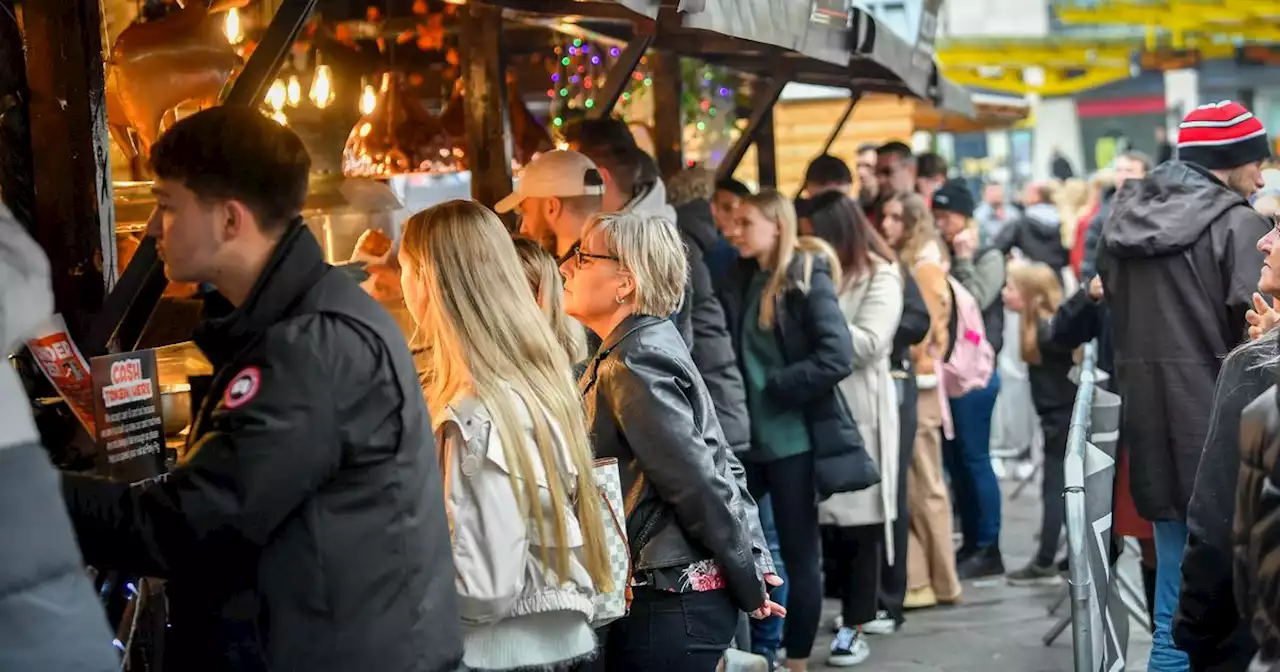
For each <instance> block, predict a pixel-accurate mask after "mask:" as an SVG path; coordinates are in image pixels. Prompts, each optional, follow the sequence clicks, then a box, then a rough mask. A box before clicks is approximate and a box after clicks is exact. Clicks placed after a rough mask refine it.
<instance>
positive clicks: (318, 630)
mask: <svg viewBox="0 0 1280 672" xmlns="http://www.w3.org/2000/svg"><path fill="white" fill-rule="evenodd" d="M152 165H153V167H154V168H155V172H156V175H157V181H156V184H155V188H154V191H155V193H156V199H157V207H156V212H155V214H154V215H153V216H152V219H151V221H150V222H149V223H148V233H149V234H150V235H153V236H155V237H156V238H157V242H158V245H159V247H160V252H161V255H162V257H163V258H164V262H165V272H166V274H167V275H168V276H169V278H170V279H171V280H175V281H181V282H196V283H210V284H212V285H213V286H214V287H215V288H216V289H217V294H215V295H213V296H212V297H210V298H209V299H207V300H206V304H205V312H204V316H203V321H202V322H201V323H200V325H199V326H198V327H197V330H196V334H195V342H196V344H197V345H198V346H199V347H200V349H201V350H202V351H203V352H204V354H205V355H206V356H207V357H208V359H209V361H210V362H211V363H212V364H213V367H214V375H213V378H212V381H211V383H210V385H209V387H208V389H209V392H208V395H207V396H206V398H205V399H204V401H203V403H202V404H201V405H200V409H199V412H198V413H196V414H195V419H194V422H193V425H192V429H191V433H190V437H189V438H188V442H187V446H186V449H185V451H184V454H183V457H182V458H181V461H180V463H179V464H178V466H177V467H175V468H174V470H173V471H172V472H170V473H169V474H168V475H167V477H164V478H162V479H160V480H158V481H155V482H149V483H145V484H140V485H135V486H133V487H130V486H129V484H127V483H113V482H108V481H104V480H99V479H97V478H93V477H88V476H79V475H71V474H67V475H65V476H64V495H65V497H66V502H67V506H68V509H69V510H70V512H71V516H72V520H73V522H74V524H75V527H76V532H77V534H78V536H79V539H80V542H81V544H82V546H83V548H84V553H85V558H86V560H87V561H88V562H89V563H90V564H93V565H95V566H97V567H99V568H102V569H117V570H121V571H124V572H128V573H135V574H144V575H148V576H157V577H162V578H165V579H167V580H168V582H167V584H166V591H167V594H168V603H169V609H170V624H171V627H170V629H169V631H168V632H167V639H168V641H167V642H166V647H165V651H166V653H167V660H166V662H167V663H169V664H168V665H167V667H169V668H170V669H177V670H196V671H203V670H228V671H230V670H236V671H237V672H243V671H245V670H262V671H265V670H310V671H312V672H325V671H328V670H332V671H334V672H338V671H346V670H354V669H369V670H387V671H396V672H430V671H434V670H447V669H455V668H456V667H457V665H458V664H459V661H460V660H461V657H462V638H461V632H460V622H459V615H458V607H457V591H456V589H455V587H454V567H453V554H452V550H451V544H450V539H449V528H448V525H447V522H446V519H445V512H444V492H443V488H442V484H441V478H440V473H439V470H438V469H437V466H436V464H437V461H436V453H435V446H434V441H433V439H432V432H431V421H430V418H428V417H427V409H426V405H425V404H424V402H423V397H422V392H421V390H420V389H419V387H418V378H417V375H416V373H415V371H414V366H413V361H412V358H411V356H410V354H409V350H408V347H407V346H406V345H405V341H404V336H403V334H402V333H401V332H400V330H399V328H398V327H397V326H396V323H395V322H394V321H393V320H392V318H391V316H390V315H389V314H388V313H387V312H386V311H385V310H384V309H382V307H381V306H379V305H378V304H377V303H376V302H374V301H373V299H371V298H370V297H369V296H368V295H366V294H365V293H364V291H363V290H361V289H360V288H359V286H357V285H356V284H355V283H354V282H352V281H351V280H350V279H349V278H348V277H346V276H345V275H344V274H343V273H341V272H340V271H338V270H335V269H334V268H332V267H331V266H329V265H328V264H326V263H325V260H324V255H323V253H322V251H321V249H320V246H319V244H318V243H317V242H316V240H315V238H314V237H313V236H312V235H311V233H310V232H309V231H308V230H307V228H306V227H305V226H304V225H303V223H302V219H301V217H300V216H299V212H300V211H301V209H302V205H303V201H304V199H305V198H306V194H307V179H308V170H309V167H310V159H309V157H308V156H307V152H306V149H305V148H304V147H303V145H302V141H301V140H300V139H299V138H298V136H297V135H295V134H294V133H293V132H292V131H290V130H289V129H287V128H285V127H283V126H281V125H279V124H277V123H275V122H273V121H271V120H270V119H267V118H266V117H264V116H262V115H261V114H260V113H258V112H257V111H256V110H253V109H247V108H229V107H215V108H212V109H209V110H205V111H203V112H199V113H197V114H195V115H192V116H191V117H188V118H186V119H184V120H182V121H180V122H178V123H177V124H174V126H173V127H172V128H170V129H169V130H168V132H166V133H165V135H164V137H162V138H161V139H160V142H159V143H157V145H156V146H155V148H154V149H153V152H152Z"/></svg>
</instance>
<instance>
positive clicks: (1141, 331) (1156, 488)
mask: <svg viewBox="0 0 1280 672" xmlns="http://www.w3.org/2000/svg"><path fill="white" fill-rule="evenodd" d="M1270 226H1271V225H1270V223H1269V222H1268V220H1267V219H1265V218H1264V217H1263V216H1262V215H1260V214H1258V213H1257V212H1256V211H1255V210H1254V209H1253V208H1251V207H1249V203H1248V201H1246V200H1245V199H1244V197H1243V196H1241V195H1240V194H1238V193H1236V192H1234V191H1232V190H1230V189H1228V188H1227V187H1226V185H1224V184H1222V183H1221V182H1220V181H1218V180H1217V178H1215V177H1213V175H1212V174H1210V173H1209V172H1208V171H1205V170H1202V169H1200V168H1198V167H1196V166H1193V165H1191V164H1187V163H1182V162H1180V161H1170V162H1168V163H1164V164H1161V165H1160V166H1158V167H1156V169H1155V170H1153V171H1151V172H1150V173H1149V174H1148V175H1147V176H1146V177H1145V178H1144V179H1142V180H1129V181H1128V182H1126V183H1125V184H1124V186H1123V187H1122V188H1121V189H1120V191H1119V193H1117V194H1116V197H1115V199H1114V200H1113V201H1112V213H1111V216H1110V217H1109V218H1108V219H1107V221H1106V224H1105V225H1104V228H1103V233H1102V245H1101V251H1100V252H1099V259H1098V270H1099V271H1100V273H1101V275H1102V281H1103V285H1104V287H1105V288H1106V289H1105V291H1106V297H1107V304H1108V305H1109V306H1110V307H1111V316H1112V320H1113V325H1114V330H1113V332H1112V333H1113V335H1114V337H1115V366H1116V378H1117V382H1118V383H1119V385H1118V387H1119V392H1120V396H1121V397H1123V398H1124V400H1125V403H1124V408H1123V409H1122V411H1121V413H1122V417H1121V431H1122V433H1123V435H1124V437H1125V441H1126V442H1127V444H1128V446H1129V448H1130V449H1131V450H1132V453H1131V456H1132V462H1131V463H1130V473H1131V475H1132V481H1131V482H1132V487H1133V499H1134V503H1135V504H1136V505H1137V509H1138V513H1139V514H1141V515H1142V517H1143V518H1146V519H1147V520H1153V521H1160V520H1178V521H1181V520H1184V519H1185V517H1186V512H1187V502H1188V501H1190V499H1191V490H1192V487H1193V486H1194V484H1195V475H1196V467H1197V465H1198V464H1199V463H1200V452H1201V449H1202V448H1203V447H1204V439H1205V435H1206V434H1207V433H1208V431H1209V413H1210V411H1211V410H1212V408H1213V385H1214V380H1215V379H1216V378H1217V376H1218V369H1219V368H1220V367H1221V363H1222V357H1223V356H1224V355H1226V354H1227V352H1229V351H1230V350H1231V349H1232V348H1233V347H1235V345H1236V344H1238V343H1240V342H1241V341H1242V340H1244V336H1245V329H1246V327H1247V326H1248V325H1247V323H1246V322H1245V319H1244V315H1245V312H1246V311H1247V310H1248V309H1249V306H1250V304H1251V300H1252V295H1253V292H1254V290H1255V289H1256V287H1257V284H1258V270H1259V269H1260V268H1261V266H1262V254H1261V253H1259V252H1258V250H1257V247H1256V245H1257V242H1258V239H1259V238H1261V237H1262V236H1263V235H1265V234H1266V233H1267V231H1268V230H1269V229H1270Z"/></svg>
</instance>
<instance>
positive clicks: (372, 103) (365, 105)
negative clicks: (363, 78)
mask: <svg viewBox="0 0 1280 672" xmlns="http://www.w3.org/2000/svg"><path fill="white" fill-rule="evenodd" d="M377 107H378V92H377V91H374V89H373V85H372V84H365V86H364V93H362V94H360V114H363V115H366V116H368V115H370V114H373V111H374V110H375V109H377Z"/></svg>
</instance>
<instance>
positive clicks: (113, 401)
mask: <svg viewBox="0 0 1280 672" xmlns="http://www.w3.org/2000/svg"><path fill="white" fill-rule="evenodd" d="M89 371H90V377H91V378H92V379H93V389H94V392H95V394H94V404H93V409H94V418H95V420H96V423H95V424H96V425H97V427H98V437H97V438H98V465H99V470H100V471H101V472H102V473H104V474H105V475H106V476H108V477H110V478H111V479H113V480H116V481H121V482H125V483H136V482H138V481H141V480H144V479H148V478H152V477H154V476H157V475H159V474H160V473H161V472H162V464H163V460H164V421H163V419H162V418H161V415H160V384H159V382H158V381H157V380H156V353H155V351H154V350H140V351H137V352H124V353H120V354H118V355H105V356H103V357H94V358H93V359H91V360H90V361H89Z"/></svg>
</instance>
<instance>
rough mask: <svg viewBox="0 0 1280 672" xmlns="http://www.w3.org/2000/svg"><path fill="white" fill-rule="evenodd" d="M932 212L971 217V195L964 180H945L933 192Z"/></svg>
mask: <svg viewBox="0 0 1280 672" xmlns="http://www.w3.org/2000/svg"><path fill="white" fill-rule="evenodd" d="M932 205H933V211H934V212H938V211H940V210H941V211H945V212H955V213H958V214H961V215H964V216H965V218H969V217H972V216H973V207H974V203H973V194H972V193H971V192H970V191H969V185H967V184H965V183H964V180H947V183H946V184H944V185H942V186H941V187H938V190H937V191H935V192H933V203H932Z"/></svg>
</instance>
